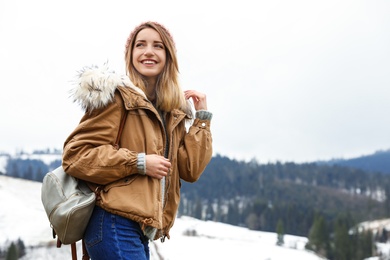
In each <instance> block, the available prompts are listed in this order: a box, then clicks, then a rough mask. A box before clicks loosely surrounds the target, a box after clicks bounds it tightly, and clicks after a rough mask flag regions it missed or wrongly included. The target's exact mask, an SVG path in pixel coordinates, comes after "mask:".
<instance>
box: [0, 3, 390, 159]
mask: <svg viewBox="0 0 390 260" xmlns="http://www.w3.org/2000/svg"><path fill="white" fill-rule="evenodd" d="M192 2H193V3H190V2H188V1H179V0H168V1H154V0H148V1H118V0H112V1H96V0H88V1H76V0H71V1H50V0H34V1H29V0H0V35H1V36H0V37H1V38H0V77H1V83H0V84H1V89H2V93H3V94H1V95H0V113H1V127H0V151H15V150H17V149H45V148H48V147H50V148H53V147H54V148H62V144H63V141H64V140H65V138H66V137H67V136H68V135H69V133H70V132H71V131H72V130H73V129H74V127H75V126H76V125H77V123H78V121H79V120H80V118H81V116H82V111H81V109H80V108H79V107H78V106H77V105H76V104H74V103H72V101H71V100H70V99H69V97H68V96H69V93H68V91H69V90H70V89H71V88H72V87H73V86H72V84H71V80H72V79H73V78H74V76H75V75H76V71H77V70H79V69H80V68H81V67H83V66H85V65H91V64H97V65H99V64H102V63H104V62H105V61H106V60H109V63H110V64H111V68H112V69H114V70H116V71H117V72H118V73H123V72H124V59H123V56H124V44H125V41H126V38H127V36H128V34H129V32H130V31H131V30H132V29H133V28H134V26H136V25H138V24H139V23H141V22H144V21H146V20H154V21H158V22H161V23H163V24H164V25H165V26H166V27H167V28H168V29H169V30H170V31H171V33H172V34H173V36H174V38H175V41H176V45H177V48H178V57H179V66H180V72H181V82H182V87H183V89H197V90H199V91H202V92H205V93H206V94H207V98H208V103H209V109H210V110H211V111H212V112H213V113H214V118H213V122H212V131H213V138H214V151H215V153H218V154H221V155H226V156H229V157H231V158H235V159H239V160H241V159H245V160H248V159H251V158H257V160H258V161H260V162H264V163H266V162H268V161H276V160H278V161H295V162H306V161H314V160H318V159H321V160H322V159H331V158H342V157H343V158H349V157H354V156H358V155H362V154H369V153H372V152H375V151H378V150H387V149H389V148H390V116H389V111H390V47H389V46H390V33H389V31H390V16H389V15H388V14H389V13H390V1H387V0H378V1H376V0H366V1H363V0H328V1H316V0H297V1H292V0H280V1H275V0H273V1H260V0H259V1H255V0H252V1H249V0H239V1H238V0H237V1H229V0H216V1H209V0H207V1H206V0H198V1H192Z"/></svg>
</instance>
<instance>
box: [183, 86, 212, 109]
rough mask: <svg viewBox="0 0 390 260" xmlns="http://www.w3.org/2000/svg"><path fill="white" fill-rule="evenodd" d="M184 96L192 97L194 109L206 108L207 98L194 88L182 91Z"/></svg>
mask: <svg viewBox="0 0 390 260" xmlns="http://www.w3.org/2000/svg"><path fill="white" fill-rule="evenodd" d="M184 96H185V97H186V99H189V98H192V101H193V102H194V107H195V110H196V111H198V110H207V100H206V95H205V94H203V93H201V92H198V91H196V90H186V91H184Z"/></svg>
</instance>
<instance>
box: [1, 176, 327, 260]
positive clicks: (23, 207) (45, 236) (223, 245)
mask: <svg viewBox="0 0 390 260" xmlns="http://www.w3.org/2000/svg"><path fill="white" fill-rule="evenodd" d="M41 186H42V184H41V183H39V182H32V181H27V180H22V179H16V178H11V177H7V176H3V175H0V202H1V207H0V249H5V248H6V247H7V246H8V244H9V243H10V241H16V240H17V239H19V238H20V239H22V240H23V242H24V244H25V246H26V247H27V248H28V251H27V255H26V256H25V257H23V258H22V260H29V259H34V260H39V259H42V260H43V259H44V260H51V259H53V260H54V259H56V260H57V259H60V260H61V259H70V247H69V246H68V245H63V246H62V248H60V249H58V248H56V247H55V239H53V238H52V235H51V228H50V225H49V222H48V219H47V216H46V213H45V211H44V209H43V206H42V203H41ZM189 234H190V235H189ZM276 239H277V236H276V234H275V233H269V232H261V231H253V230H249V229H247V228H243V227H237V226H232V225H228V224H224V223H217V222H212V221H201V220H197V219H194V218H190V217H181V218H177V220H176V222H175V225H174V226H173V228H172V230H171V239H170V240H168V239H167V240H166V241H165V242H164V243H161V242H160V241H159V240H157V241H155V242H152V243H150V249H151V260H160V259H164V260H179V259H180V260H182V259H186V260H192V259H197V260H198V259H205V260H207V259H225V260H228V259H240V258H243V259H248V260H251V259H263V260H264V259H272V260H285V259H300V260H317V259H321V258H319V257H318V256H316V255H314V254H313V253H312V252H309V251H306V250H304V245H305V243H306V242H307V238H305V237H298V236H290V235H285V237H284V241H285V245H284V246H283V247H280V246H276ZM77 245H78V253H79V255H80V258H81V244H80V243H78V244H77ZM31 246H33V247H35V248H32V249H30V247H31Z"/></svg>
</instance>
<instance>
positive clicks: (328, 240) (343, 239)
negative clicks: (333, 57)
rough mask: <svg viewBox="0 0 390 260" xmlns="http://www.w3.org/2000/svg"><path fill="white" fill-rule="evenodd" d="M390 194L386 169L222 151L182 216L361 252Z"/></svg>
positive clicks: (386, 212) (341, 253) (11, 169)
mask: <svg viewBox="0 0 390 260" xmlns="http://www.w3.org/2000/svg"><path fill="white" fill-rule="evenodd" d="M385 159H387V160H388V159H389V158H385ZM60 163H61V162H60V161H55V162H53V163H52V164H51V165H45V164H44V163H43V162H42V161H39V160H21V159H12V158H10V159H9V161H8V165H7V168H6V171H7V174H8V175H11V176H14V177H18V178H25V179H31V180H35V181H42V179H43V177H44V175H45V174H46V172H48V171H49V169H52V168H55V167H57V166H59V165H60ZM389 198H390V175H389V174H384V173H380V172H372V171H367V170H361V169H357V168H352V167H347V166H340V165H336V164H330V163H329V164H327V163H303V164H296V163H280V162H276V163H267V164H259V163H257V162H256V161H251V162H243V161H236V160H232V159H229V158H227V157H223V156H219V155H217V156H214V157H213V158H212V160H211V162H210V164H209V165H208V167H207V168H206V170H205V172H204V173H203V175H202V177H201V178H200V179H199V181H197V182H196V183H186V182H182V199H181V205H180V207H179V215H188V216H192V217H196V218H199V219H203V220H213V221H218V222H225V223H229V224H233V225H239V226H245V227H248V228H250V229H253V230H262V231H270V232H276V233H278V234H280V237H279V239H278V243H283V237H282V234H292V235H299V236H306V237H308V238H309V241H310V242H309V243H308V245H307V248H310V249H312V250H314V251H316V252H317V253H318V254H321V255H323V256H326V257H327V258H328V259H362V257H363V256H370V255H372V254H374V253H375V252H374V251H375V248H374V247H373V239H377V240H378V239H379V237H378V234H375V236H374V234H372V233H371V231H370V230H365V231H361V230H360V232H358V231H357V230H356V224H358V223H359V222H362V221H368V220H376V219H381V218H388V217H390V202H389ZM352 231H355V232H352ZM383 236H384V235H383V234H381V238H382V240H383ZM386 236H387V235H386ZM369 238H371V239H369Z"/></svg>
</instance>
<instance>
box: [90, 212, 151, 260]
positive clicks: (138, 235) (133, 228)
mask: <svg viewBox="0 0 390 260" xmlns="http://www.w3.org/2000/svg"><path fill="white" fill-rule="evenodd" d="M84 242H85V245H86V248H87V251H88V253H89V256H90V257H91V259H92V260H111V259H115V260H149V257H150V256H149V241H148V238H147V237H146V236H145V235H144V234H143V232H142V230H141V227H140V226H139V224H138V223H137V222H135V221H132V220H130V219H127V218H124V217H121V216H118V215H115V214H111V213H109V212H107V211H105V210H103V209H102V208H100V207H97V206H95V209H94V211H93V213H92V217H91V219H90V220H89V223H88V226H87V229H86V231H85V234H84Z"/></svg>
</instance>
